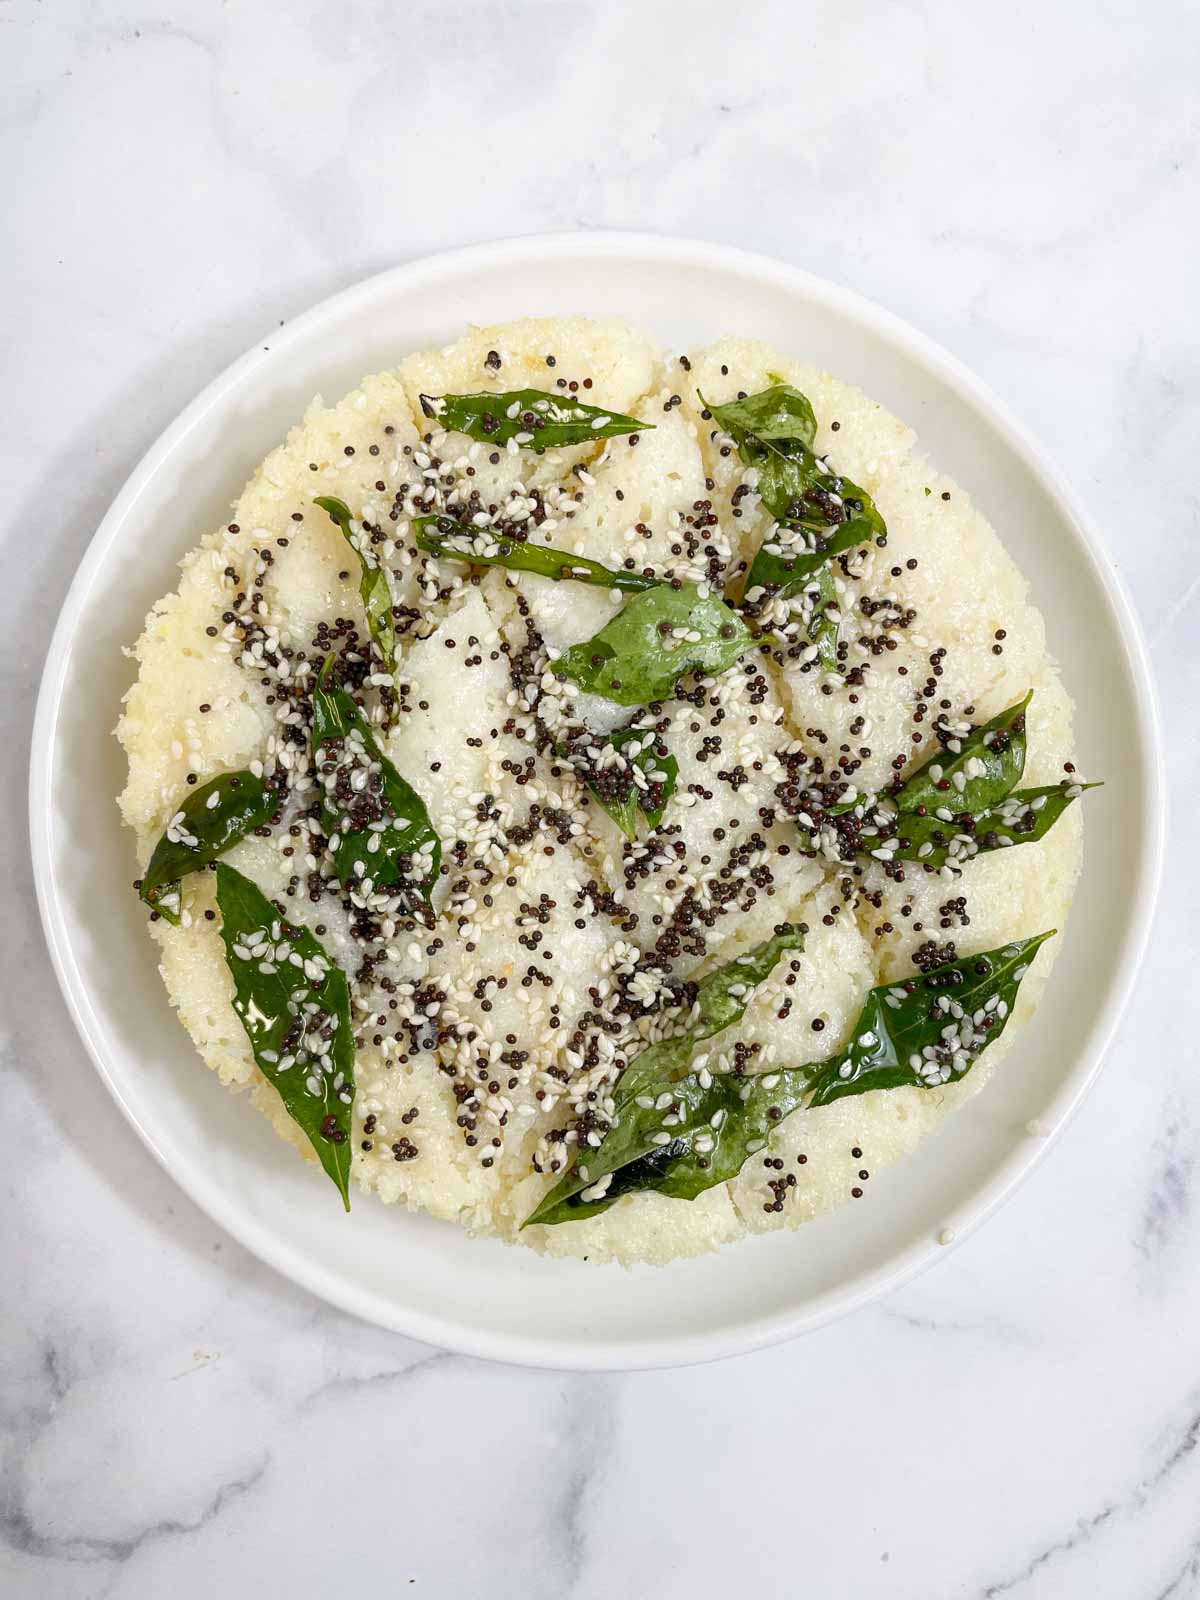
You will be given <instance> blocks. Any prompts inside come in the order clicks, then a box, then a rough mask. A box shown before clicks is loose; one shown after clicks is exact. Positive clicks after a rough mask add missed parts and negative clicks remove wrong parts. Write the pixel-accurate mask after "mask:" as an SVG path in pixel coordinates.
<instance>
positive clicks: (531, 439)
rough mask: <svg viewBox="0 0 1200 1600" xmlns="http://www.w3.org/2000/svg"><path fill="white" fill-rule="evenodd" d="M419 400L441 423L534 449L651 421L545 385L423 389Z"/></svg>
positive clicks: (640, 427) (489, 440) (610, 434)
mask: <svg viewBox="0 0 1200 1600" xmlns="http://www.w3.org/2000/svg"><path fill="white" fill-rule="evenodd" d="M420 400H421V410H422V411H423V412H424V413H425V415H426V416H427V417H430V418H431V419H432V420H433V421H435V422H437V423H438V425H439V426H440V427H443V428H448V429H450V430H451V431H453V432H455V433H465V434H466V435H467V436H468V437H469V438H471V439H479V440H481V441H482V442H483V443H484V444H507V443H508V441H509V440H510V439H515V440H516V442H517V444H519V445H528V446H530V447H531V448H532V449H535V450H547V449H551V448H553V447H555V446H559V445H569V444H588V443H590V442H591V441H592V440H593V439H612V438H614V437H616V436H617V435H619V434H624V433H640V432H642V431H644V430H645V429H647V428H652V427H653V426H654V424H653V423H651V422H639V421H638V420H637V418H636V417H624V416H622V415H621V413H620V412H619V411H606V410H604V409H603V408H602V407H601V406H589V405H584V403H583V401H582V400H576V399H575V397H574V396H573V395H565V394H556V393H554V392H553V391H552V390H546V389H513V390H511V391H510V392H509V393H508V394H486V393H484V394H443V395H431V394H423V395H421V396H420Z"/></svg>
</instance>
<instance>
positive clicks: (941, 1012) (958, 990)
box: [811, 928, 1056, 1106]
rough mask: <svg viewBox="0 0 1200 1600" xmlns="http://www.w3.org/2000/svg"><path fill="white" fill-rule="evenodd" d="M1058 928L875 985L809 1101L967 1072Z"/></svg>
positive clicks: (996, 1033)
mask: <svg viewBox="0 0 1200 1600" xmlns="http://www.w3.org/2000/svg"><path fill="white" fill-rule="evenodd" d="M1055 931H1056V930H1055V929H1053V928H1051V929H1049V931H1048V932H1046V933H1038V934H1035V935H1034V936H1033V938H1031V939H1016V940H1014V941H1013V942H1012V943H1011V944H1006V945H1002V946H1001V947H1000V948H999V949H997V950H983V951H980V952H979V953H978V954H977V955H973V956H964V957H963V958H962V959H961V960H958V961H951V962H948V963H947V964H946V965H945V966H942V967H937V968H935V969H934V971H932V972H927V973H925V974H924V975H923V976H921V977H912V978H904V979H902V980H900V981H898V982H896V983H885V984H882V985H880V987H879V988H877V989H872V990H871V992H870V994H869V995H868V996H867V999H866V1004H865V1005H864V1006H863V1009H862V1011H861V1012H860V1013H859V1016H858V1020H857V1022H856V1023H855V1024H854V1028H853V1031H852V1033H851V1036H850V1042H849V1044H848V1045H847V1046H846V1048H845V1050H842V1051H839V1052H838V1054H837V1056H836V1057H835V1058H834V1059H833V1060H832V1061H829V1062H826V1063H823V1064H822V1067H821V1071H820V1074H819V1075H818V1077H817V1078H816V1079H815V1080H814V1083H813V1093H812V1101H811V1104H812V1105H814V1106H826V1105H829V1104H830V1103H831V1102H832V1101H834V1100H841V1099H843V1098H844V1097H845V1096H846V1095H852V1094H864V1093H866V1092H867V1091H868V1090H871V1089H895V1088H899V1087H902V1086H905V1085H907V1086H909V1087H911V1088H916V1089H937V1088H939V1087H940V1086H941V1085H942V1084H944V1083H949V1082H951V1081H953V1080H957V1079H958V1078H962V1077H965V1076H966V1074H967V1073H968V1072H969V1071H970V1069H971V1068H972V1067H973V1066H974V1064H975V1062H976V1061H977V1060H978V1059H979V1056H980V1055H981V1053H982V1052H983V1051H984V1050H985V1049H986V1048H987V1047H988V1045H989V1044H994V1043H995V1042H996V1040H997V1039H998V1038H999V1037H1000V1035H1001V1034H1002V1033H1003V1032H1004V1029H1005V1026H1006V1025H1007V1023H1008V1020H1009V1018H1010V1017H1011V1016H1012V1008H1013V1006H1014V1005H1015V1003H1016V998H1017V990H1018V988H1019V987H1020V984H1021V980H1022V978H1024V976H1025V974H1026V972H1027V971H1028V970H1029V964H1030V962H1031V961H1032V960H1033V958H1034V956H1035V955H1036V954H1037V951H1038V949H1039V947H1040V946H1041V945H1043V944H1044V943H1045V942H1046V940H1047V939H1049V938H1051V937H1052V936H1053V934H1054V933H1055Z"/></svg>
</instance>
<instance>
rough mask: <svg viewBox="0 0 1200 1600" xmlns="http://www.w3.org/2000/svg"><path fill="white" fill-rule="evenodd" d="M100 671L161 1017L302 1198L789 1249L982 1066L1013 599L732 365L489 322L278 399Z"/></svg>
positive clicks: (1058, 884) (1011, 936)
mask: <svg viewBox="0 0 1200 1600" xmlns="http://www.w3.org/2000/svg"><path fill="white" fill-rule="evenodd" d="M136 656H137V661H138V667H139V670H138V678H137V681H136V683H135V684H134V685H133V687H132V688H131V689H130V691H129V693H128V695H127V697H126V701H125V708H124V714H123V716H122V718H121V721H120V725H119V727H118V730H117V732H118V736H119V738H120V740H121V742H122V744H123V746H124V748H125V750H126V752H127V755H128V758H129V779H128V784H127V786H126V788H125V791H124V793H123V794H122V796H121V798H120V806H121V811H122V814H123V816H124V818H125V820H126V821H127V822H128V823H129V825H130V826H131V827H132V828H133V829H134V831H135V833H136V835H137V855H138V863H139V867H140V869H141V872H142V876H141V877H140V879H139V880H138V884H137V887H138V888H139V890H140V892H141V894H142V897H143V899H144V900H145V901H146V902H147V905H148V907H149V912H150V930H151V935H152V937H153V938H154V940H155V941H156V943H157V944H158V947H159V952H160V962H161V967H160V970H161V972H162V975H163V979H164V982H165V983H166V986H167V991H168V994H169V995H170V998H171V1002H172V1004H173V1005H174V1006H175V1007H176V1009H177V1010H178V1012H179V1016H180V1019H181V1021H182V1022H183V1024H184V1026H185V1027H186V1028H187V1030H188V1032H189V1033H190V1034H191V1036H192V1038H193V1039H194V1041H195V1043H196V1046H197V1049H198V1050H199V1052H200V1054H201V1056H202V1057H203V1058H204V1060H205V1061H206V1062H207V1064H208V1065H209V1066H210V1067H211V1068H212V1069H213V1070H214V1071H215V1072H216V1073H217V1074H218V1075H219V1077H220V1079H221V1081H222V1082H223V1083H225V1084H227V1085H229V1086H230V1087H231V1088H235V1089H247V1090H248V1091H249V1098H250V1099H251V1100H252V1101H253V1103H254V1105H255V1106H256V1107H257V1108H258V1109H259V1110H260V1111H262V1112H263V1113H265V1114H266V1115H267V1116H268V1117H269V1118H270V1119H271V1121H272V1123H273V1124H274V1126H275V1128H276V1130H277V1131H278V1132H279V1134H280V1135H281V1136H282V1137H283V1138H284V1139H286V1140H287V1141H289V1142H290V1143H291V1144H293V1145H294V1146H295V1147H296V1149H297V1150H299V1151H300V1152H301V1154H303V1155H305V1156H307V1157H308V1158H309V1159H312V1160H315V1161H319V1162H320V1165H321V1166H322V1167H324V1169H325V1172H326V1173H328V1175H329V1177H330V1178H331V1179H332V1180H333V1182H334V1184H335V1185H336V1186H337V1188H338V1189H339V1190H340V1191H341V1192H342V1196H343V1198H344V1199H345V1200H346V1203H347V1205H348V1203H349V1201H348V1192H349V1181H350V1180H351V1179H353V1180H354V1181H355V1182H356V1183H357V1184H358V1185H359V1186H360V1187H362V1188H364V1189H367V1190H371V1191H374V1192H375V1193H377V1194H378V1195H379V1196H380V1197H381V1198H382V1199H384V1200H387V1201H403V1202H404V1203H405V1204H407V1205H409V1206H411V1207H415V1208H419V1209H421V1210H425V1211H428V1212H430V1213H432V1214H433V1215H434V1216H437V1217H442V1218H446V1219H448V1220H453V1221H457V1222H459V1223H461V1224H462V1225H463V1226H465V1227H466V1228H468V1229H470V1230H472V1231H474V1232H479V1233H489V1234H497V1235H499V1236H500V1237H502V1238H505V1239H510V1240H515V1239H518V1238H519V1239H520V1240H521V1242H523V1243H525V1244H527V1245H531V1246H532V1247H533V1248H535V1249H537V1250H541V1251H544V1252H547V1253H550V1254H555V1255H578V1256H586V1257H587V1258H588V1259H589V1260H591V1261H603V1260H607V1259H611V1258H616V1259H619V1260H621V1261H624V1262H635V1261H649V1262H666V1261H670V1260H671V1259H673V1258H675V1257H678V1256H686V1255H692V1254H695V1253H697V1252H699V1251H703V1250H709V1249H712V1248H714V1247H715V1246H717V1245H719V1244H722V1243H723V1242H725V1241H727V1240H730V1239H734V1238H737V1237H738V1236H740V1235H742V1234H744V1233H746V1232H750V1231H763V1230H768V1229H773V1228H786V1227H794V1226H795V1225H797V1224H798V1223H800V1222H802V1221H804V1220H806V1219H808V1218H810V1217H812V1216H814V1215H816V1214H817V1213H819V1212H821V1211H824V1210H826V1209H827V1208H829V1207H831V1206H834V1205H838V1204H840V1203H842V1202H843V1201H850V1200H860V1199H862V1198H863V1197H865V1196H866V1195H867V1194H868V1193H869V1192H870V1189H871V1187H872V1182H873V1180H874V1179H875V1177H876V1175H877V1174H878V1173H879V1172H880V1171H881V1169H882V1168H884V1167H886V1166H887V1165H888V1164H889V1163H891V1162H893V1161H895V1160H896V1159H897V1158H898V1157H899V1156H901V1155H903V1154H905V1153H906V1152H908V1151H909V1150H911V1149H912V1147H913V1146H915V1145H916V1144H917V1142H918V1141H919V1140H920V1139H921V1138H922V1137H923V1136H924V1135H925V1134H926V1133H927V1132H929V1131H930V1130H931V1129H932V1128H933V1126H934V1125H935V1123H937V1122H939V1121H940V1120H941V1119H942V1117H944V1116H945V1115H946V1113H947V1112H949V1111H951V1110H952V1109H953V1108H954V1107H955V1106H957V1105H958V1104H959V1103H960V1102H961V1101H962V1100H963V1099H964V1098H965V1097H966V1096H967V1095H969V1094H973V1093H974V1092H975V1091H976V1090H978V1089H979V1088H980V1087H981V1086H982V1085H983V1083H984V1082H985V1080H986V1078H987V1076H988V1075H989V1074H990V1073H991V1072H993V1071H994V1070H996V1069H997V1068H998V1067H1000V1066H1001V1063H1002V1060H1003V1057H1004V1054H1005V1052H1006V1050H1007V1049H1008V1047H1009V1045H1010V1044H1011V1042H1012V1041H1013V1039H1014V1038H1015V1037H1016V1035H1017V1033H1018V1032H1019V1026H1020V1024H1021V1022H1022V1021H1023V1020H1024V1019H1025V1018H1026V1017H1027V1016H1028V1015H1029V1014H1030V1013H1031V1012H1032V1010H1033V1008H1034V1006H1035V1004H1036V1003H1037V999H1038V996H1039V994H1040V992H1041V989H1042V986H1043V984H1044V983H1045V982H1046V979H1047V977H1048V974H1049V970H1050V967H1051V965H1052V963H1053V959H1054V954H1055V950H1056V948H1057V946H1058V944H1059V943H1060V942H1061V939H1052V940H1050V942H1048V943H1046V944H1045V945H1044V947H1043V944H1042V936H1043V935H1046V934H1048V933H1049V932H1050V931H1051V930H1055V929H1058V930H1061V929H1062V927H1063V924H1064V921H1065V918H1066V914H1067V909H1068V906H1069V904H1070V900H1071V894H1072V890H1073V887H1074V883H1075V879H1076V875H1077V872H1078V869H1079V860H1080V847H1081V825H1080V809H1081V808H1080V807H1078V806H1076V805H1074V804H1073V802H1074V800H1075V799H1076V798H1077V797H1078V795H1079V794H1080V792H1081V788H1082V787H1083V786H1082V785H1081V784H1080V782H1079V781H1078V779H1077V776H1076V774H1075V769H1074V766H1073V765H1072V761H1071V756H1072V745H1071V709H1072V708H1071V701H1070V699H1069V697H1068V695H1067V693H1066V691H1065V690H1064V688H1063V686H1062V684H1061V683H1060V681H1059V677H1058V673H1057V669H1056V668H1055V665H1054V663H1053V660H1052V658H1051V657H1050V656H1049V655H1048V654H1047V650H1046V642H1045V637H1044V628H1043V623H1042V618H1041V616H1040V615H1039V613H1038V612H1037V611H1036V610H1035V609H1034V608H1033V607H1032V606H1031V605H1030V603H1029V600H1028V596H1027V591H1026V584H1025V581H1024V579H1023V578H1022V577H1021V574H1020V573H1019V572H1018V571H1017V569H1016V567H1015V566H1014V565H1013V563H1012V561H1011V560H1010V558H1009V556H1008V555H1007V554H1006V552H1005V550H1004V548H1003V546H1002V545H1001V543H1000V541H999V539H998V538H997V537H996V535H995V533H994V532H993V531H992V529H991V528H990V527H989V526H988V524H987V522H985V521H984V519H983V518H982V517H981V516H980V515H979V514H978V512H976V511H975V510H973V509H972V507H971V505H970V502H969V500H968V499H967V496H966V495H965V494H964V493H963V491H962V490H961V489H959V487H958V486H957V485H956V484H955V483H953V482H951V481H950V480H949V479H947V478H945V477H943V476H942V475H941V474H940V473H939V472H938V471H937V470H936V469H935V468H934V467H932V466H931V465H930V464H929V463H928V461H927V460H926V459H925V457H924V456H923V455H922V454H921V452H920V451H919V449H918V446H917V441H916V439H915V436H914V435H913V433H912V431H911V430H910V429H909V428H907V427H906V426H905V425H904V424H903V423H902V422H900V421H898V420H897V419H896V418H895V417H892V416H890V415H888V413H887V412H885V411H884V410H882V409H881V408H880V407H879V406H878V405H876V404H875V403H874V402H873V401H871V400H869V399H868V398H867V397H866V396H865V395H863V394H861V393H860V392H859V391H858V390H856V389H854V388H851V387H849V386H848V385H846V384H844V383H841V382H839V381H838V380H837V379H835V378H833V377H830V376H829V375H827V374H825V373H822V372H819V371H817V370H814V369H813V368H810V367H808V366H805V365H804V364H803V363H801V362H798V361H795V360H793V359H791V358H790V357H788V356H786V355H784V354H781V353H779V352H776V351H773V350H769V349H767V348H765V347H764V346H762V345H758V344H751V343H746V342H744V341H740V340H737V339H724V340H722V341H721V342H719V343H718V344H716V345H713V346H711V347H710V348H708V349H705V350H700V351H697V352H694V353H692V354H691V355H689V356H683V357H678V358H671V357H668V356H667V355H666V354H665V353H664V352H663V351H661V350H660V349H658V348H657V346H655V345H654V344H653V343H652V342H651V341H650V340H648V339H647V338H645V337H644V336H642V335H641V334H638V333H636V332H633V331H631V330H630V329H629V328H627V327H625V326H624V325H623V324H621V323H619V322H609V321H604V322H598V321H589V320H586V319H584V318H568V319H562V320H559V319H554V320H526V321H521V322H515V323H511V324H507V325H503V326H499V327H492V328H484V329H471V330H469V331H468V332H467V333H466V334H465V335H464V336H463V337H462V338H461V339H460V340H458V341H457V342H456V343H455V344H452V345H450V346H449V347H447V348H445V349H442V350H431V351H425V352H423V353H421V354H418V355H412V356H409V357H408V358H407V359H406V360H404V361H402V362H401V363H400V365H399V367H398V368H397V369H396V371H394V372H389V373H382V374H379V375H377V376H374V377H370V378H367V379H365V380H364V382H363V384H362V385H361V387H360V388H358V389H356V390H355V391H354V393H352V394H350V395H348V396H346V398H345V399H343V400H341V401H339V402H338V403H337V404H336V405H334V406H332V407H326V406H325V405H323V404H322V403H321V402H320V400H317V401H314V403H313V405H312V406H311V407H310V409H309V411H308V413H307V415H306V416H305V418H304V420H303V422H302V423H301V424H300V425H299V426H297V427H296V428H295V429H294V430H293V431H292V433H291V434H290V436H289V437H288V439H287V441H286V443H284V444H282V445H281V446H280V447H279V448H278V449H277V450H275V451H274V452H273V453H272V454H271V455H270V456H268V458H267V459H266V461H265V462H264V463H263V465H262V466H261V468H260V469H259V470H258V472H257V473H256V474H255V476H254V478H253V479H252V481H251V482H250V484H249V485H248V486H247V488H246V489H245V491H244V492H243V494H242V496H241V498H240V500H239V501H238V502H237V505H236V507H235V509H234V512H233V515H232V517H231V519H230V521H229V522H228V523H227V524H226V525H225V526H223V527H221V528H218V529H217V530H216V531H215V532H213V533H211V534H209V535H208V536H207V537H205V538H204V539H203V540H202V542H201V543H200V545H199V547H198V548H197V549H196V550H194V551H193V552H192V553H191V554H190V555H189V556H188V557H187V558H186V559H185V560H184V562H183V565H182V579H181V581H180V583H179V586H178V588H177V589H176V590H175V591H174V592H173V593H171V594H169V595H167V596H166V597H165V598H164V599H162V600H161V601H159V603H158V604H157V605H156V606H155V607H154V609H153V611H152V612H151V614H150V616H149V618H148V619H147V624H146V630H145V633H144V634H143V635H142V638H141V639H140V640H139V642H138V644H137V647H136ZM1010 1018H1012V1019H1013V1020H1014V1022H1015V1025H1014V1026H1012V1027H1007V1026H1006V1024H1007V1023H1008V1022H1009V1020H1010ZM239 1114H241V1113H240V1112H238V1111H237V1110H235V1109H234V1108H233V1107H232V1106H231V1109H230V1115H231V1116H235V1115H239ZM313 1181H314V1182H324V1181H325V1180H324V1178H323V1177H322V1176H321V1174H320V1171H319V1169H317V1168H315V1167H314V1177H313ZM329 1199H330V1203H332V1204H338V1203H339V1201H338V1199H337V1198H336V1197H335V1196H334V1195H333V1194H332V1193H330V1196H329ZM346 1225H347V1226H348V1227H352V1226H353V1220H352V1219H350V1220H348V1222H347V1224H346Z"/></svg>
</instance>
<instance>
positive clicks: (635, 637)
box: [554, 583, 755, 706]
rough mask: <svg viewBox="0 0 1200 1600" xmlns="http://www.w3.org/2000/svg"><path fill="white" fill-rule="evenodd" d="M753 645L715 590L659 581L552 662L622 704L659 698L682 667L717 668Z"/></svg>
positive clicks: (666, 695)
mask: <svg viewBox="0 0 1200 1600" xmlns="http://www.w3.org/2000/svg"><path fill="white" fill-rule="evenodd" d="M754 643H755V639H754V635H753V634H752V633H751V632H750V629H749V628H748V627H747V626H746V624H745V622H743V620H742V618H741V617H740V616H739V615H738V613H737V612H736V611H733V610H731V609H730V607H729V606H728V605H726V603H725V601H724V600H722V598H721V596H720V595H719V594H715V593H713V592H711V591H707V592H703V593H702V592H701V590H700V589H699V588H697V587H696V585H695V584H690V583H685V584H680V586H679V588H675V587H673V586H672V585H670V584H658V585H657V586H656V587H655V588H653V589H650V590H647V591H646V592H645V593H644V594H638V595H634V597H633V598H632V599H631V600H629V601H627V602H626V604H625V605H624V606H623V607H622V608H621V610H620V611H618V612H617V614H616V616H614V617H612V618H611V619H610V620H609V621H608V622H607V623H605V625H604V627H603V628H601V630H600V632H599V633H597V634H595V635H594V636H593V637H592V638H591V639H588V640H587V641H585V643H583V644H576V645H572V646H571V648H570V649H569V650H568V651H566V653H565V654H564V655H561V656H560V657H559V658H558V660H557V661H555V662H554V671H555V673H556V674H557V675H558V676H559V677H560V678H570V679H571V680H572V681H573V682H575V683H577V684H578V685H579V687H580V688H581V689H584V690H586V691H587V692H588V693H589V694H598V695H603V697H604V698H605V699H606V700H613V701H615V702H616V704H617V705H621V706H640V705H647V704H649V702H650V701H652V700H664V699H667V698H669V697H670V696H671V695H672V694H673V693H674V691H675V685H676V684H677V683H678V682H679V680H680V678H682V677H684V676H685V675H686V674H687V673H689V672H707V673H720V672H725V671H726V670H727V669H728V668H729V667H731V666H732V665H733V664H734V662H735V661H736V660H737V659H738V657H739V656H742V655H744V654H745V653H746V651H747V650H749V649H750V648H751V647H752V646H753V645H754Z"/></svg>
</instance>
